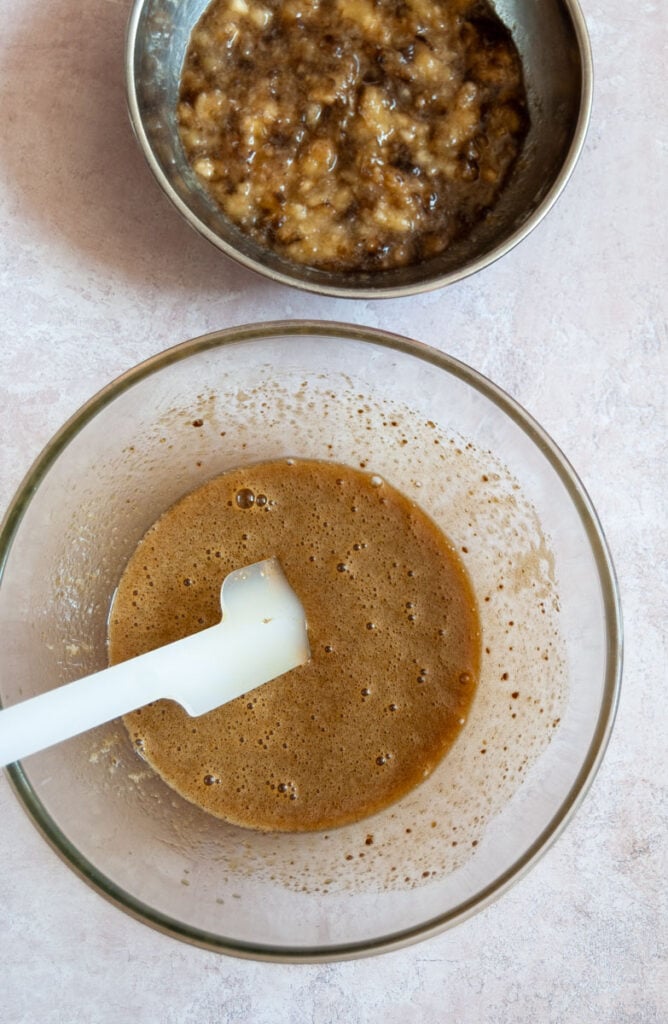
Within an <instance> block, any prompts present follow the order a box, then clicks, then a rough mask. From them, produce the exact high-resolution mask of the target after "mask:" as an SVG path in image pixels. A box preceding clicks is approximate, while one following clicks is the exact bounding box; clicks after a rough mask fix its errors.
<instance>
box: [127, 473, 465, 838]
mask: <svg viewBox="0 0 668 1024" xmlns="http://www.w3.org/2000/svg"><path fill="white" fill-rule="evenodd" d="M272 555H276V556H277V557H278V559H279V560H280V562H281V565H282V566H283V569H284V571H285V573H286V576H287V577H288V580H289V581H290V583H291V585H292V587H293V588H294V590H295V592H296V593H297V594H298V596H299V597H300V599H301V601H302V604H303V606H304V609H305V612H306V616H307V621H308V628H309V641H310V645H311V652H312V657H311V660H310V662H309V663H308V664H306V665H303V666H301V667H300V668H297V669H295V670H293V671H292V672H291V673H289V674H287V675H285V676H283V677H281V678H279V679H277V680H274V681H273V682H271V683H267V684H265V685H264V686H262V687H260V688H258V689H257V690H255V691H253V692H252V693H249V694H247V695H245V696H243V697H240V698H238V699H237V700H235V701H233V702H231V703H229V704H227V705H224V706H223V707H221V708H218V709H217V710H215V711H213V712H211V713H209V714H207V715H203V716H201V717H199V718H190V717H189V716H188V714H187V713H186V712H185V711H184V710H183V709H182V708H181V707H180V706H179V705H177V704H175V703H173V702H170V701H158V702H155V703H154V704H151V705H149V706H147V707H145V708H142V709H140V710H138V711H135V712H133V713H132V714H130V715H128V716H126V719H125V722H126V725H127V728H128V730H129V733H130V736H131V738H132V740H133V742H134V743H135V744H136V746H137V749H138V750H139V752H140V753H141V754H142V756H144V757H145V758H146V760H147V761H148V762H149V763H150V764H151V765H152V766H153V767H154V768H155V770H156V771H157V772H158V773H159V774H160V775H161V776H162V777H163V779H164V780H165V781H166V782H167V783H168V784H169V785H170V786H172V787H173V788H174V789H176V790H177V791H178V792H179V793H181V794H182V795H183V796H184V797H185V798H186V799H188V800H190V801H192V802H193V803H196V804H198V805H200V806H201V807H202V808H204V809H205V810H206V811H209V812H210V813H212V814H214V815H217V816H218V817H221V818H224V819H225V820H227V821H229V822H233V823H235V824H238V825H243V826H247V827H249V828H255V829H262V830H290V831H305V830H315V829H323V828H331V827H334V826H337V825H342V824H344V823H347V822H350V821H354V820H357V819H360V818H363V817H365V816H366V815H369V814H372V813H373V812H375V811H377V810H379V809H381V808H383V807H385V806H387V805H388V804H390V803H392V802H393V801H395V800H397V799H398V798H399V797H400V796H402V795H403V794H404V793H405V792H407V791H408V790H409V789H411V788H412V787H413V786H415V785H416V784H417V783H419V782H420V781H421V780H422V779H424V778H425V777H426V776H427V775H429V774H430V773H431V771H432V770H433V769H434V767H435V766H436V765H437V764H438V762H439V761H440V760H441V758H442V757H443V755H444V754H445V753H446V751H447V750H448V748H449V747H450V746H451V744H452V743H453V741H454V740H455V739H456V737H457V735H458V733H459V731H460V729H461V727H462V724H463V722H464V721H465V719H466V715H467V711H468V708H469V705H470V703H471V700H472V698H473V695H474V692H475V685H476V678H477V674H478V667H479V651H480V628H479V620H478V614H477V607H476V601H475V597H474V594H473V592H472V589H471V585H470V582H469V579H468V576H467V574H466V571H465V569H464V567H463V565H462V563H461V561H460V559H459V556H458V555H457V553H456V552H455V550H454V548H453V546H452V544H451V543H450V542H449V541H448V540H447V538H446V537H445V536H444V535H443V534H442V532H441V531H440V530H439V529H438V528H437V527H436V526H435V524H434V523H433V522H432V520H431V519H429V518H428V517H427V516H426V515H425V514H424V513H423V512H422V511H421V509H420V508H419V507H417V506H416V505H415V504H414V503H412V502H411V501H409V500H408V499H407V498H405V497H404V496H403V495H401V494H400V493H399V492H398V491H396V490H395V489H394V488H393V487H391V486H390V484H389V483H387V482H386V481H384V480H382V479H381V478H380V477H377V476H372V475H369V474H366V473H362V472H360V471H358V470H353V469H350V468H348V467H346V466H342V465H339V464H336V463H324V462H314V461H300V460H294V459H288V460H280V461H275V462H269V463H264V464H261V465H255V466H250V467H246V468H243V469H238V470H235V471H232V472H229V473H226V474H224V475H223V476H220V477H218V478H216V479H214V480H212V481H210V482H209V483H207V484H205V485H204V486H203V487H201V488H199V489H198V490H196V491H194V492H193V493H191V494H189V495H187V496H186V497H185V498H183V499H182V500H181V501H179V502H178V503H177V504H176V505H175V506H173V507H172V508H171V509H169V510H168V511H167V512H166V513H165V514H164V515H163V516H162V517H161V519H160V520H158V522H157V523H156V524H155V525H154V526H153V527H151V529H150V530H149V531H148V533H147V534H146V535H145V537H144V538H143V540H142V541H141V543H140V544H139V546H138V548H137V550H136V551H135V554H134V555H133V557H132V558H131V560H130V562H129V564H128V566H127V568H126V570H125V572H124V574H123V576H122V579H121V581H120V584H119V587H118V591H117V594H116V597H115V600H114V603H113V606H112V610H111V614H110V620H109V657H110V662H111V663H112V664H113V663H116V662H119V661H123V660H125V659H126V658H130V657H134V656H136V655H138V654H140V653H142V652H144V651H147V650H151V649H153V648H155V647H158V646H160V645H163V644H166V643H169V642H171V641H173V640H178V639H180V638H181V637H183V636H186V635H188V634H190V633H193V632H195V631H197V630H200V629H204V628H205V627H207V626H211V625H214V624H215V623H216V622H217V621H219V619H220V604H219V595H220V586H221V583H222V580H223V579H224V577H225V576H226V575H227V573H228V572H230V571H231V570H232V569H235V568H238V567H239V566H242V565H248V564H251V563H253V562H256V561H260V560H261V559H264V558H267V557H270V556H272Z"/></svg>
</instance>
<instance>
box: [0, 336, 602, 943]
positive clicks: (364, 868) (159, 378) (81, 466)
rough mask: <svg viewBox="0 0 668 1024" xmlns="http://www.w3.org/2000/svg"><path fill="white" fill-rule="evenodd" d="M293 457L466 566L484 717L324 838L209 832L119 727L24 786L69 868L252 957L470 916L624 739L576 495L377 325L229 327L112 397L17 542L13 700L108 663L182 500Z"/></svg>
mask: <svg viewBox="0 0 668 1024" xmlns="http://www.w3.org/2000/svg"><path fill="white" fill-rule="evenodd" d="M195 419H197V420H199V419H201V420H203V421H204V425H203V427H201V428H198V429H193V420H195ZM290 455H292V456H302V457H309V458H321V459H335V460H337V461H341V462H345V463H347V464H349V465H352V466H357V465H360V464H362V463H363V464H364V465H365V466H366V467H367V468H368V470H369V472H377V473H380V474H381V475H383V476H385V477H386V478H387V479H388V480H389V481H390V482H391V483H393V484H394V485H395V486H397V487H399V488H400V489H401V490H402V491H404V493H406V494H407V495H409V496H411V497H413V498H415V499H416V500H417V501H418V502H419V503H420V504H421V505H422V506H423V507H424V508H425V509H426V510H427V511H428V512H429V513H430V514H431V515H432V516H433V517H434V518H435V519H436V521H437V522H438V523H439V524H441V525H442V527H443V528H444V530H445V531H446V533H447V534H448V535H449V536H450V537H451V539H452V540H453V541H454V542H455V543H456V545H457V546H458V547H460V548H462V549H466V553H465V555H464V557H465V560H466V565H467V568H468V570H469V572H470V574H471V578H472V582H473V585H474V588H475V591H476V594H477V596H478V600H479V604H480V608H481V617H482V626H483V643H484V651H485V654H484V657H483V664H482V669H481V678H480V683H479V689H478V694H477V696H476V700H475V702H474V706H473V711H472V714H471V716H470V719H469V721H468V722H467V725H466V727H465V729H464V730H463V732H462V734H461V736H460V738H459V739H458V741H457V743H456V745H455V747H454V748H453V750H452V752H451V753H450V754H449V755H448V756H447V757H446V758H445V760H444V761H443V762H442V763H441V765H440V766H439V768H438V769H437V770H436V771H435V772H434V773H433V775H432V776H431V777H430V778H429V779H428V780H427V781H426V782H425V783H424V784H422V785H421V786H419V787H418V788H417V789H415V790H414V791H412V792H411V793H409V794H408V795H407V796H406V797H404V798H403V799H402V800H401V801H400V802H398V803H397V804H395V805H394V806H392V807H391V808H389V809H387V810H385V811H383V812H382V813H380V814H377V815H375V816H374V817H372V818H369V819H367V820H365V821H363V822H360V823H357V824H355V825H350V826H346V827H344V828H341V829H337V830H334V831H331V832H329V833H314V834H306V835H303V834H302V835H278V834H274V835H260V834H255V833H252V832H249V831H247V830H244V829H239V828H235V827H232V826H228V825H226V824H224V823H222V822H220V821H218V820H216V819H214V818H211V817H210V816H208V815H206V814H205V813H204V812H202V811H200V810H198V809H197V808H196V807H193V806H191V805H190V804H188V803H186V802H185V801H184V800H182V799H181V798H180V797H178V796H177V795H176V794H175V793H174V792H172V791H171V790H170V789H168V788H167V786H166V785H165V784H164V783H163V782H162V781H161V780H160V779H159V778H158V777H157V776H155V775H154V773H153V772H152V771H151V770H150V769H149V768H148V766H147V765H146V764H145V763H144V762H143V761H142V760H141V759H140V758H139V757H138V755H137V754H136V752H135V751H134V750H133V749H132V748H131V745H130V743H129V740H128V737H127V735H126V734H125V731H124V729H123V727H122V725H121V724H119V723H111V724H110V725H108V726H105V727H103V728H101V729H98V730H95V731H93V732H90V733H86V734H84V735H82V736H80V737H78V738H75V739H73V740H70V741H68V742H67V743H64V744H61V745H59V746H57V747H54V748H52V749H50V750H47V751H44V752H43V753H41V754H37V755H34V756H33V757H31V758H28V759H26V761H25V762H24V763H23V764H22V765H17V766H15V767H14V768H13V769H12V778H13V781H14V783H15V786H16V787H17V790H18V792H19V795H20V796H21V798H22V799H23V800H24V802H25V804H26V806H27V807H28V809H29V810H30V812H31V813H32V815H33V817H34V818H35V820H36V822H37V824H38V825H39V826H40V827H41V829H42V830H43V832H44V833H45V835H46V836H47V837H48V838H49V839H50V840H51V842H52V843H54V845H55V846H56V848H57V849H58V850H59V852H60V853H61V854H62V855H63V856H64V857H65V858H66V859H67V860H68V861H69V862H70V864H71V865H72V866H73V867H74V868H75V869H76V870H78V871H79V872H80V873H81V874H82V875H83V876H84V877H85V878H86V879H87V880H88V881H90V882H92V884H94V885H95V886H97V887H98V889H99V890H101V891H102V892H103V893H104V894H106V895H107V896H109V897H110V898H112V899H114V900H116V901H117V902H118V903H120V904H121V906H123V907H124V908H125V909H127V910H129V911H130V912H131V913H134V914H135V915H138V916H140V917H141V918H142V919H143V920H145V921H147V922H148V923H152V924H154V925H156V926H158V927H160V928H162V929H165V930H167V931H169V932H170V933H172V934H174V935H177V936H179V937H182V938H186V939H188V940H190V941H193V942H197V943H200V944H204V945H208V946H210V947H211V948H215V949H223V950H227V951H231V952H235V953H239V954H242V955H243V954H246V955H254V956H264V957H276V958H307V959H314V958H319V957H329V958H331V957H338V956H349V955H357V954H359V953H361V952H369V951H371V950H373V949H377V948H379V947H387V946H388V945H391V944H394V943H399V942H403V941H407V940H409V939H411V938H415V937H417V936H418V935H423V934H426V933H428V932H429V931H430V930H431V929H438V928H442V927H444V926H445V925H447V924H450V923H454V922H455V921H457V920H460V919H461V918H462V917H463V916H465V915H466V914H468V913H470V912H472V911H473V910H474V909H477V908H479V907H481V906H483V905H484V904H485V902H486V901H487V900H489V899H490V898H492V897H493V896H495V895H497V894H498V893H499V892H500V891H501V890H502V889H503V888H504V886H506V885H507V884H509V882H510V881H512V879H513V878H515V877H517V876H518V874H519V873H520V872H521V871H522V870H524V869H525V868H526V867H527V866H528V865H529V864H530V863H531V862H532V860H533V859H534V858H535V857H536V856H537V855H538V854H539V853H540V851H541V850H542V849H543V848H544V847H545V846H546V844H547V843H548V842H549V840H550V839H551V838H553V837H554V835H555V834H556V833H557V832H558V830H559V829H560V828H561V827H562V825H563V823H564V821H565V820H566V818H567V817H568V815H569V814H570V813H571V812H572V810H573V808H574V807H575V805H576V804H577V802H578V800H579V799H580V797H581V796H582V793H583V791H584V788H585V787H586V784H587V782H588V780H589V779H590V778H591V776H592V774H593V772H594V770H595V767H596V765H597V763H598V761H599V759H600V757H601V755H602V750H603V746H604V745H605V740H606V737H607V734H608V732H609V729H610V726H611V721H612V715H613V711H614V705H615V699H616V688H617V685H618V672H619V660H618V650H617V645H618V635H617V611H616V597H615V590H614V582H613V579H612V576H611V569H610V565H609V561H608V558H607V554H606V550H605V545H604V542H603V540H602V537H601V535H600V532H599V530H598V527H597V524H596V521H595V518H594V516H593V513H592V511H591V509H590V507H589V505H588V502H587V499H586V496H585V495H584V493H583V492H582V490H581V488H580V486H579V484H578V482H577V480H576V479H575V477H574V476H573V475H572V473H571V471H570V470H569V468H568V466H567V465H566V464H565V463H564V462H563V460H562V458H561V457H560V455H559V453H558V452H557V451H556V450H555V449H554V447H553V446H552V445H551V444H550V442H549V440H548V439H547V438H546V437H545V436H544V435H543V434H542V432H541V431H540V430H539V428H537V427H536V425H535V424H533V423H532V422H531V421H530V420H529V419H528V418H527V417H526V416H525V415H524V414H523V413H522V412H521V410H519V409H518V408H517V407H516V406H515V405H514V404H513V403H512V402H511V401H510V400H509V399H508V398H507V397H505V396H504V395H503V394H502V393H501V392H499V391H498V390H497V389H495V388H494V387H493V385H490V384H489V383H488V382H486V381H485V380H484V379H483V378H480V377H479V376H478V375H476V374H475V373H474V372H473V371H470V370H468V369H467V368H466V367H463V366H461V365H460V364H458V363H456V362H454V361H452V360H450V359H448V358H447V357H445V356H442V355H440V354H438V353H436V352H432V351H431V350H429V349H425V348H424V347H422V346H418V345H416V344H415V343H411V342H408V341H405V340H403V339H397V338H393V337H390V336H386V335H382V334H381V333H380V332H371V331H365V330H363V329H359V328H347V327H326V326H323V325H317V324H312V325H299V324H298V325H294V324H293V325H268V326H267V327H263V328H239V329H233V330H231V331H229V332H224V333H223V334H220V335H211V336H207V337H205V338H203V339H199V340H196V341H194V342H191V343H187V344H186V345H183V346H179V347H177V348H176V349H172V350H170V351H169V352H167V353H164V354H163V355H161V356H158V357H156V358H155V359H153V360H151V361H149V362H148V363H146V364H143V365H142V366H140V367H139V368H137V369H136V370H135V371H132V372H131V373H130V374H128V375H126V377H124V378H121V379H120V381H118V382H116V383H114V384H112V385H110V387H109V388H107V389H106V390H105V391H104V392H102V393H101V394H100V395H99V396H97V397H96V398H95V399H94V400H92V402H91V403H89V405H88V406H86V407H85V408H84V409H83V410H82V411H81V412H80V413H79V414H77V416H76V417H75V418H74V419H73V420H72V421H71V422H70V423H69V424H68V425H67V426H66V427H65V428H64V429H63V431H62V432H61V433H60V434H59V435H58V436H57V437H56V438H55V439H54V441H53V442H52V444H51V445H50V447H49V448H48V449H47V450H46V451H45V453H44V454H43V456H42V457H41V458H40V460H38V462H37V464H36V466H35V467H34V469H33V471H32V473H31V475H30V476H29V478H28V479H27V480H26V482H25V484H24V485H23V487H22V489H21V491H20V492H19V494H18V496H17V499H16V501H15V503H14V505H13V507H12V509H10V512H9V514H8V517H7V519H6V521H5V525H4V528H3V532H2V535H1V536H0V556H1V557H2V560H3V561H2V563H0V564H3V569H2V578H1V580H0V642H1V643H2V648H3V665H2V670H1V673H0V700H1V701H2V704H12V703H14V702H16V701H18V700H22V699H26V698H28V697H30V696H32V695H34V694H36V693H40V692H43V691H45V690H48V689H50V688H52V687H55V686H57V685H60V684H62V683H65V682H67V681H69V680H72V679H75V678H78V677H80V676H82V675H84V674H86V673H87V672H91V671H95V670H96V669H98V668H101V667H103V666H104V665H105V664H106V642H105V641H106V620H107V614H108V611H109V605H110V602H111V598H112V595H113V592H114V589H115V587H116V584H117V582H118V579H119V576H120V573H121V572H122V569H123V567H124V565H125V562H126V560H127V558H128V556H129V555H130V553H131V552H132V550H133V549H134V547H135V545H136V543H137V541H138V540H139V538H140V537H141V536H142V534H143V533H144V531H145V530H146V528H147V527H148V526H149V525H150V524H151V523H152V522H153V521H154V520H155V519H156V518H157V517H158V516H159V515H160V514H161V513H162V512H163V511H164V510H165V509H166V508H167V507H168V506H169V505H170V504H171V503H172V502H173V501H175V500H176V499H178V498H179V497H181V496H182V495H183V494H184V493H186V492H187V491H189V490H191V489H192V488H194V487H195V486H197V485H198V484H199V483H202V482H203V481H204V480H206V479H209V478H211V477H212V476H214V475H215V474H217V473H219V472H222V471H223V470H225V469H227V468H230V467H232V466H237V465H240V464H243V463H245V462H253V461H258V460H262V459H267V458H282V457H285V456H290ZM513 694H515V696H513Z"/></svg>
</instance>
